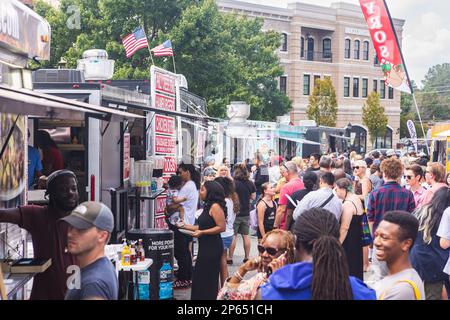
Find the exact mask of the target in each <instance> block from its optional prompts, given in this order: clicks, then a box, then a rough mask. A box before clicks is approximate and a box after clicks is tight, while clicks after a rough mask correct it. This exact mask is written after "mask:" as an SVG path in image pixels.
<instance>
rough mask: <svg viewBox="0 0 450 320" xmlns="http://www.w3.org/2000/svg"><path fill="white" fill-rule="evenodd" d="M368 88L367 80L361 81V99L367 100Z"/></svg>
mask: <svg viewBox="0 0 450 320" xmlns="http://www.w3.org/2000/svg"><path fill="white" fill-rule="evenodd" d="M368 86H369V80H368V79H362V97H363V98H367V93H368V88H367V87H368Z"/></svg>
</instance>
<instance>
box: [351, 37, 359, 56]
mask: <svg viewBox="0 0 450 320" xmlns="http://www.w3.org/2000/svg"><path fill="white" fill-rule="evenodd" d="M356 41H358V42H359V49H358V59H356V58H355V43H356ZM352 53H353V54H352V60H355V61H361V39H359V38H356V39H353V52H352Z"/></svg>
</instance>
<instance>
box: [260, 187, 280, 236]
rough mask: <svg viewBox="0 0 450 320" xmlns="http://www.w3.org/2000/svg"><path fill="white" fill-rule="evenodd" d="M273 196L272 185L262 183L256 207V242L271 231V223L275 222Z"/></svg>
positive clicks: (275, 208)
mask: <svg viewBox="0 0 450 320" xmlns="http://www.w3.org/2000/svg"><path fill="white" fill-rule="evenodd" d="M274 196H275V188H274V186H273V184H272V183H270V182H266V183H264V184H263V185H262V186H261V197H260V199H259V200H258V204H257V206H256V210H257V213H258V230H257V235H258V241H261V239H262V238H264V236H265V235H266V233H267V232H269V231H271V230H273V223H274V222H275V214H276V211H277V204H276V202H275V201H274Z"/></svg>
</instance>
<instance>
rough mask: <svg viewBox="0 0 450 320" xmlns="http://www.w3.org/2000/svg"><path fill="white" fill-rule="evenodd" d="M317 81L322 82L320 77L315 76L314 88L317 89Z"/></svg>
mask: <svg viewBox="0 0 450 320" xmlns="http://www.w3.org/2000/svg"><path fill="white" fill-rule="evenodd" d="M317 80H320V76H319V75H315V76H314V88H315V87H316V85H317Z"/></svg>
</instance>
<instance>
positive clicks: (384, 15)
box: [359, 0, 412, 93]
mask: <svg viewBox="0 0 450 320" xmlns="http://www.w3.org/2000/svg"><path fill="white" fill-rule="evenodd" d="M359 3H360V5H361V9H362V12H363V14H364V18H365V19H366V22H367V24H368V26H369V31H370V36H371V38H372V42H373V46H374V48H375V50H376V52H377V56H378V61H380V64H381V69H382V70H383V73H384V76H385V82H386V85H388V86H389V87H392V88H395V89H397V90H400V91H403V92H406V93H412V88H411V82H410V81H409V76H408V72H407V70H406V66H405V62H404V59H403V55H402V52H401V49H400V45H399V43H398V38H397V34H396V33H395V29H394V24H393V22H392V19H391V16H390V14H389V9H388V7H387V5H386V2H385V1H384V0H359Z"/></svg>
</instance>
